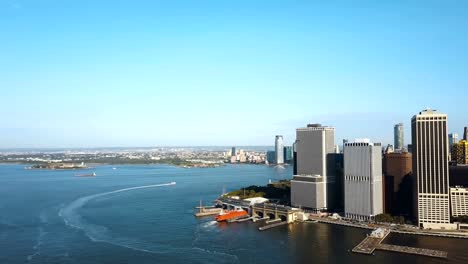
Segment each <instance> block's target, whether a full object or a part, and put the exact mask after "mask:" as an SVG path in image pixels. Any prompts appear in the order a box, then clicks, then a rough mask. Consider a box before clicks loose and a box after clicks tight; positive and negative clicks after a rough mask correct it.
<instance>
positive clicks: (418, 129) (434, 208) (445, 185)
mask: <svg viewBox="0 0 468 264" xmlns="http://www.w3.org/2000/svg"><path fill="white" fill-rule="evenodd" d="M411 134H412V136H411V138H412V145H413V175H414V178H415V184H414V187H415V191H414V194H415V199H414V202H415V209H416V212H415V215H416V217H417V222H418V225H419V226H420V227H422V228H433V229H452V228H453V227H454V226H453V225H451V224H450V201H449V166H448V165H449V164H448V163H449V156H448V149H449V143H448V136H447V115H446V114H443V113H440V112H438V111H436V110H430V109H427V110H424V111H422V112H420V113H419V114H418V115H415V116H414V117H413V118H412V119H411Z"/></svg>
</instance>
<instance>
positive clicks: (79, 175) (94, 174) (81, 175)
mask: <svg viewBox="0 0 468 264" xmlns="http://www.w3.org/2000/svg"><path fill="white" fill-rule="evenodd" d="M75 176H77V177H94V176H96V173H95V172H93V173H88V174H75Z"/></svg>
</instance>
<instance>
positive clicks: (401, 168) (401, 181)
mask: <svg viewBox="0 0 468 264" xmlns="http://www.w3.org/2000/svg"><path fill="white" fill-rule="evenodd" d="M412 170H413V165H412V157H411V153H408V152H395V153H386V154H385V155H384V159H383V172H384V180H383V183H384V195H383V197H384V212H385V213H388V214H392V215H406V216H409V215H411V214H412V210H411V206H412V205H411V204H410V203H408V202H409V201H410V200H411V199H412V198H413V197H412V188H411V183H412V174H411V173H412Z"/></svg>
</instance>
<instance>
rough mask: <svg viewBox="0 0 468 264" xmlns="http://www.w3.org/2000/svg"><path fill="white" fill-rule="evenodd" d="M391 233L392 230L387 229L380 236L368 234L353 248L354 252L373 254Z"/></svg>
mask: <svg viewBox="0 0 468 264" xmlns="http://www.w3.org/2000/svg"><path fill="white" fill-rule="evenodd" d="M388 234H390V231H388V230H385V231H384V233H383V235H382V236H380V237H378V236H372V235H370V236H367V237H366V238H365V239H364V240H363V241H361V243H359V244H358V245H357V246H355V247H354V248H353V250H352V251H353V252H354V253H360V254H367V255H371V254H372V253H374V251H375V249H376V248H377V247H378V246H379V245H380V243H382V241H383V240H384V239H385V238H386V237H387V236H388Z"/></svg>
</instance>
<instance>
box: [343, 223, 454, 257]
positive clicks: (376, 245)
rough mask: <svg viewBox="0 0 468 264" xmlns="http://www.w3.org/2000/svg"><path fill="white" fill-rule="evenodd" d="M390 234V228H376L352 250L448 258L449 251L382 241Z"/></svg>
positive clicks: (365, 252)
mask: <svg viewBox="0 0 468 264" xmlns="http://www.w3.org/2000/svg"><path fill="white" fill-rule="evenodd" d="M376 231H378V232H376ZM375 233H378V235H375ZM388 234H390V230H388V229H381V228H379V229H376V230H375V231H374V232H372V234H371V235H369V236H367V237H366V238H365V239H364V240H363V241H361V243H359V244H358V245H357V246H355V247H354V248H353V250H352V251H353V252H354V253H360V254H366V255H372V254H373V253H374V251H375V250H382V251H391V252H398V253H405V254H413V255H419V256H427V257H434V258H447V256H448V253H447V252H445V251H441V250H434V249H427V248H414V247H407V246H398V245H390V244H384V243H382V241H383V240H384V239H385V238H386V237H387V236H388Z"/></svg>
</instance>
